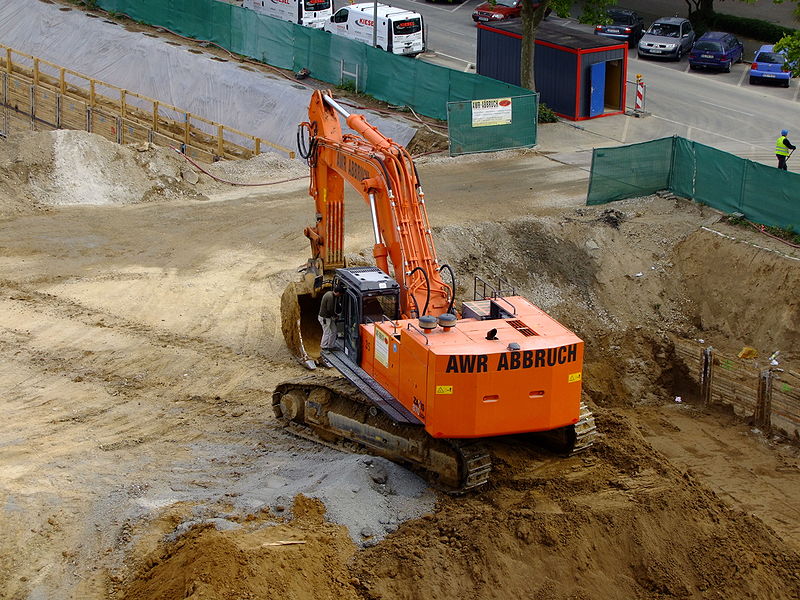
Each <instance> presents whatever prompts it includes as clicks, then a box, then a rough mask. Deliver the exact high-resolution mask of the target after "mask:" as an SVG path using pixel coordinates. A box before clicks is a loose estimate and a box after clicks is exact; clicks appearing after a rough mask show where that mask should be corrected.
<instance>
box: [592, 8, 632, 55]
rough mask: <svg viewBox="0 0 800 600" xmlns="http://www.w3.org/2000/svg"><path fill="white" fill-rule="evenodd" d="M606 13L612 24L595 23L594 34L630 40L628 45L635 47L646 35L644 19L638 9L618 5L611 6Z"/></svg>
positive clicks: (625, 40)
mask: <svg viewBox="0 0 800 600" xmlns="http://www.w3.org/2000/svg"><path fill="white" fill-rule="evenodd" d="M606 13H607V14H608V18H609V19H611V24H610V25H595V27H594V34H595V35H602V36H604V37H610V38H614V39H615V40H620V41H624V42H628V46H630V47H631V48H633V47H634V46H635V45H636V42H638V41H639V39H640V38H641V37H642V36H643V35H644V19H642V17H640V16H639V13H637V12H636V11H633V10H629V9H627V8H619V7H616V6H615V7H612V8H609V9H608V10H607V11H606Z"/></svg>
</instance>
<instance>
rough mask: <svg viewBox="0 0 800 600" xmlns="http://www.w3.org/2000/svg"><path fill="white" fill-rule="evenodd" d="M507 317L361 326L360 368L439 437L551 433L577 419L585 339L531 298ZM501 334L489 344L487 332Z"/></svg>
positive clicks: (513, 300)
mask: <svg viewBox="0 0 800 600" xmlns="http://www.w3.org/2000/svg"><path fill="white" fill-rule="evenodd" d="M506 301H508V302H509V303H511V304H513V305H514V307H515V308H516V313H515V315H514V317H513V318H507V319H490V320H480V319H461V320H459V321H458V322H457V325H456V326H455V327H453V328H451V329H449V330H445V329H443V328H442V327H437V328H436V329H434V330H433V331H430V332H428V333H422V331H421V330H420V329H419V328H418V327H416V324H417V321H416V320H415V319H411V320H400V321H396V322H395V323H394V324H392V323H391V322H384V323H381V324H378V325H376V324H369V325H362V326H361V327H362V330H361V332H362V360H361V367H362V368H363V369H364V370H365V371H366V372H367V373H369V374H370V375H371V376H372V377H373V378H374V379H375V380H376V381H377V382H378V383H380V384H381V385H382V386H383V387H384V388H385V389H386V390H387V391H388V392H390V393H391V394H392V395H393V396H394V397H395V398H397V399H398V400H399V401H400V402H401V403H402V404H403V405H404V406H405V407H406V408H407V409H409V410H410V411H411V412H413V413H414V414H415V415H416V416H417V417H418V418H419V419H420V420H421V421H422V422H423V423H424V425H425V429H426V431H427V432H428V433H429V434H431V435H432V436H433V437H440V438H474V437H489V436H496V435H506V434H513V433H523V432H532V431H548V430H552V429H556V428H559V427H564V426H568V425H573V424H574V423H576V422H577V421H578V419H579V413H580V399H581V373H582V368H583V341H582V340H581V339H580V338H578V337H577V336H576V335H575V334H574V333H572V332H571V331H569V330H568V329H566V328H565V327H564V326H563V325H561V324H560V323H558V322H557V321H556V320H554V319H553V318H551V317H550V316H548V315H547V314H546V313H544V312H543V311H542V310H541V309H539V308H538V307H536V306H534V305H533V304H531V303H530V302H528V301H527V300H526V299H525V298H522V297H519V296H514V297H510V298H506ZM491 329H495V330H496V334H495V336H494V337H495V338H496V339H492V340H487V339H486V336H487V332H489V331H490V330H491Z"/></svg>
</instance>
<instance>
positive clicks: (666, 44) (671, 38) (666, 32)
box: [638, 17, 694, 60]
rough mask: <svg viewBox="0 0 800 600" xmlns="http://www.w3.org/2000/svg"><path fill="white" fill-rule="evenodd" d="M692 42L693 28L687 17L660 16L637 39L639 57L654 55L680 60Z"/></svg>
mask: <svg viewBox="0 0 800 600" xmlns="http://www.w3.org/2000/svg"><path fill="white" fill-rule="evenodd" d="M692 44H694V29H692V24H691V23H690V22H689V19H682V18H681V17H661V18H660V19H656V20H655V21H653V24H652V25H650V27H648V29H647V31H646V32H645V34H644V35H643V36H642V39H641V40H639V50H638V52H639V57H640V58H641V57H644V56H656V57H663V58H674V59H675V60H680V59H681V57H682V56H683V55H684V54H686V53H687V52H689V50H690V49H691V48H692Z"/></svg>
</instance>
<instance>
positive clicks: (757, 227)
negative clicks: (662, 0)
mask: <svg viewBox="0 0 800 600" xmlns="http://www.w3.org/2000/svg"><path fill="white" fill-rule="evenodd" d="M748 223H750V226H751V227H752V228H753V229H755V230H756V231H758V232H760V233H763V234H764V235H765V236H767V237H770V238H772V239H773V240H777V241H779V242H782V243H784V244H786V245H787V246H791V247H792V248H800V244H795V243H793V242H790V241H789V240H785V239H783V238H781V237H778V236H777V235H772V234H771V233H770V232H769V231H767V228H766V227H765V226H764V225H756V224H755V223H753V222H752V221H748Z"/></svg>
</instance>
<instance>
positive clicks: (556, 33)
mask: <svg viewBox="0 0 800 600" xmlns="http://www.w3.org/2000/svg"><path fill="white" fill-rule="evenodd" d="M477 29H478V51H477V72H478V74H480V75H485V76H487V77H493V78H494V79H499V80H500V81H505V82H506V83H511V84H514V85H519V64H520V47H521V44H522V23H521V22H520V21H519V20H513V21H508V22H505V23H491V24H490V23H478V25H477ZM627 73H628V46H627V44H626V43H625V42H622V43H619V42H617V41H615V40H612V39H610V38H606V37H602V36H597V35H592V34H589V33H584V32H582V31H577V30H575V29H570V28H568V27H565V26H564V25H559V24H556V23H550V22H548V21H542V23H541V24H540V25H539V27H538V29H537V30H536V52H535V54H534V76H535V78H536V90H537V91H538V92H539V94H540V101H541V102H543V103H544V104H546V105H547V106H548V107H550V108H551V109H552V110H553V111H554V112H555V113H556V114H558V115H559V116H561V117H564V118H566V119H570V120H573V121H581V120H584V119H593V118H596V117H607V116H610V115H618V114H621V113H624V112H625V91H626V90H625V80H626V79H627Z"/></svg>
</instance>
